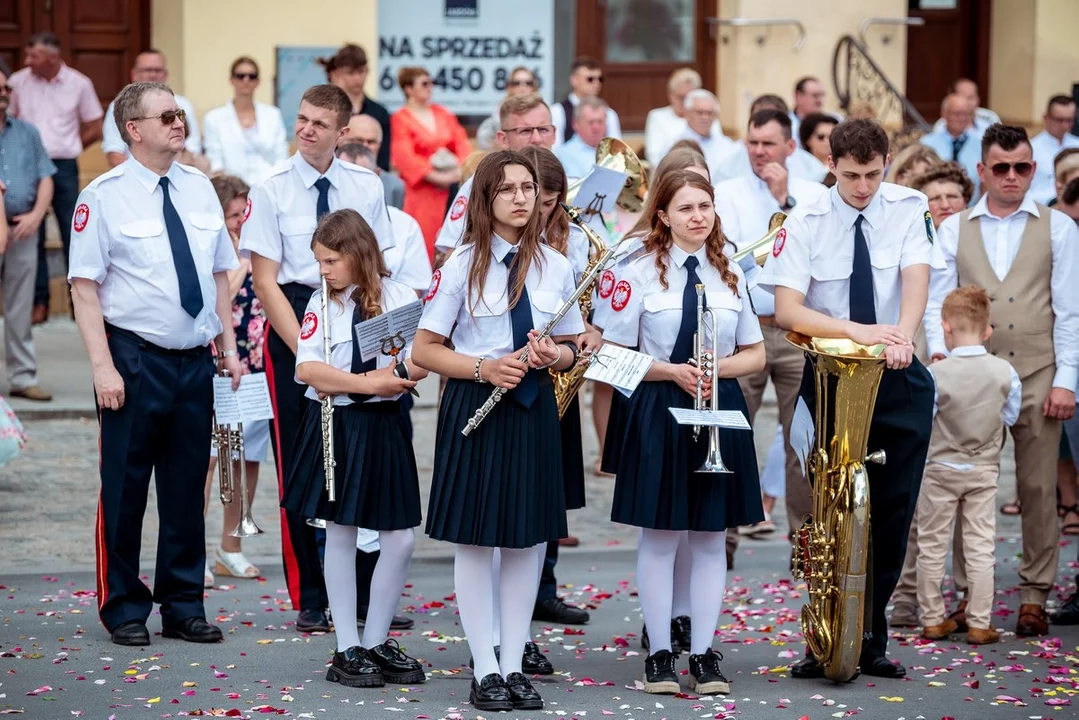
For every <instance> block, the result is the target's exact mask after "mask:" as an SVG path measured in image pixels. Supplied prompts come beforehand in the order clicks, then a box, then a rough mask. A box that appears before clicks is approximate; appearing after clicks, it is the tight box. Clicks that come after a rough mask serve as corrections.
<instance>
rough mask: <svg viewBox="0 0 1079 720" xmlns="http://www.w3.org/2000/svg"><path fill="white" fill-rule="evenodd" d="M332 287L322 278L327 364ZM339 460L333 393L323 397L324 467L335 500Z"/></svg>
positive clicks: (331, 498)
mask: <svg viewBox="0 0 1079 720" xmlns="http://www.w3.org/2000/svg"><path fill="white" fill-rule="evenodd" d="M329 303H330V288H329V287H328V285H327V283H326V278H325V277H323V278H322V308H321V310H322V354H323V356H324V357H325V359H326V364H327V365H333V362H332V360H333V358H332V357H331V355H330V306H329ZM335 467H337V461H336V460H335V459H334V457H333V395H327V396H326V397H324V398H323V399H322V468H323V470H324V471H325V474H326V498H327V499H328V500H329V501H330V502H334V501H335V500H336V499H337V498H336V488H335V487H334V468H335Z"/></svg>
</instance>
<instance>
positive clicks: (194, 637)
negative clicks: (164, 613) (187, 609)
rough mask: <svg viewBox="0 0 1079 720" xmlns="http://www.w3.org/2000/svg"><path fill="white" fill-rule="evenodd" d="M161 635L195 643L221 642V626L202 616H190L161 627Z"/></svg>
mask: <svg viewBox="0 0 1079 720" xmlns="http://www.w3.org/2000/svg"><path fill="white" fill-rule="evenodd" d="M161 637H167V638H179V639H180V640H186V641H187V642H193V643H215V642H221V640H222V639H223V637H224V636H223V635H222V634H221V628H219V627H217V626H216V625H211V624H210V623H208V622H206V620H205V619H203V618H200V617H189V618H187V619H186V620H184V621H183V622H181V623H180V624H179V625H170V626H168V627H162V628H161Z"/></svg>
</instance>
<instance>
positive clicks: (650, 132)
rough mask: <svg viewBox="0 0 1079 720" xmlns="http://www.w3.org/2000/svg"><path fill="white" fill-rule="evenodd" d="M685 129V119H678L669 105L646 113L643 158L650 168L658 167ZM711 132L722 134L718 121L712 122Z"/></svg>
mask: <svg viewBox="0 0 1079 720" xmlns="http://www.w3.org/2000/svg"><path fill="white" fill-rule="evenodd" d="M686 127H687V125H686V119H685V118H684V117H678V115H676V114H675V112H674V108H672V107H671V106H670V105H668V106H666V107H661V108H656V109H654V110H649V111H648V117H647V118H646V119H645V121H644V156H645V158H646V159H647V160H648V162H649V164H650V165H651V166H652V167H655V166H656V165H659V161H660V160H662V159H663V158H664V156H665V155H666V154H667V153H669V152H670V151H671V146H673V145H674V144H675V143H676V142H678V141H679V140H681V139H682V132H683V131H684V130H685V129H686ZM711 132H712V134H713V135H715V134H716V133H719V134H722V133H723V128H721V127H720V126H719V120H713V121H712V128H711ZM732 142H733V141H732Z"/></svg>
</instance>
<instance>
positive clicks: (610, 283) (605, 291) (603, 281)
mask: <svg viewBox="0 0 1079 720" xmlns="http://www.w3.org/2000/svg"><path fill="white" fill-rule="evenodd" d="M613 292H614V273H613V272H611V271H610V270H604V271H603V275H601V276H600V278H599V296H600V297H601V298H603V299H604V300H606V299H607V298H609V297H610V296H611V293H613Z"/></svg>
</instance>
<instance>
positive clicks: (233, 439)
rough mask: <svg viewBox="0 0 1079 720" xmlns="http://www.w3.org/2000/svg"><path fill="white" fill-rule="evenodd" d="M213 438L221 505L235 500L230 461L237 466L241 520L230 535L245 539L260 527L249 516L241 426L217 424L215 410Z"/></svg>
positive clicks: (226, 374) (234, 480)
mask: <svg viewBox="0 0 1079 720" xmlns="http://www.w3.org/2000/svg"><path fill="white" fill-rule="evenodd" d="M221 376H222V377H229V371H228V370H222V371H221ZM213 423H214V432H213V435H214V441H215V442H216V443H217V478H218V490H219V492H220V495H221V504H222V505H231V504H232V501H233V500H234V499H235V492H234V490H235V487H236V478H235V476H234V470H233V466H232V463H233V462H238V463H239V465H240V522H239V523H237V524H236V527H235V528H233V530H232V532H230V533H229V535H231V536H232V537H238V538H245V537H252V536H254V535H261V534H262V530H261V529H260V528H259V526H258V525H256V524H255V518H254V517H252V515H251V497H250V496H249V495H248V494H247V461H246V459H245V458H244V426H243V423H236V429H235V430H233V429H232V426H231V425H229V424H228V423H225V424H218V422H217V412H216V411H215V412H214V418H213Z"/></svg>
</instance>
